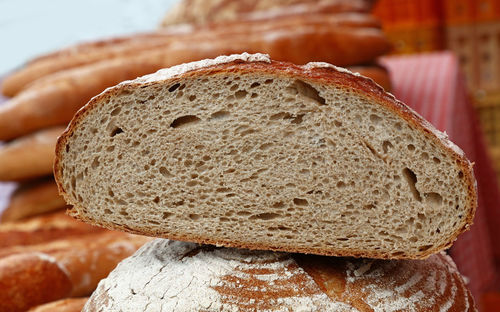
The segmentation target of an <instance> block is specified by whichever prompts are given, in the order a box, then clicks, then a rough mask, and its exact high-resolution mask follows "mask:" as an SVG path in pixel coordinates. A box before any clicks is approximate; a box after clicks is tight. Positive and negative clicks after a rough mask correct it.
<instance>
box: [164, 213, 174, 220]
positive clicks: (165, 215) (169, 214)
mask: <svg viewBox="0 0 500 312" xmlns="http://www.w3.org/2000/svg"><path fill="white" fill-rule="evenodd" d="M173 215H174V214H173V213H171V212H164V213H163V219H167V218H169V217H171V216H173Z"/></svg>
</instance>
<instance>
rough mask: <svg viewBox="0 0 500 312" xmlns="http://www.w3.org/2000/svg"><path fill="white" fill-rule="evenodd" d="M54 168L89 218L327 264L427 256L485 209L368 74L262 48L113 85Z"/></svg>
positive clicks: (427, 135) (73, 127)
mask: <svg viewBox="0 0 500 312" xmlns="http://www.w3.org/2000/svg"><path fill="white" fill-rule="evenodd" d="M54 170H55V178H56V182H57V183H58V185H59V189H60V191H61V194H62V195H63V196H64V198H65V199H66V201H67V202H68V203H69V204H71V205H73V208H72V209H71V210H70V211H69V213H70V214H71V215H72V216H74V217H76V218H78V219H80V220H83V221H86V222H90V223H92V224H98V225H100V226H104V227H107V228H111V229H123V230H126V231H130V232H133V233H140V234H145V235H151V236H158V237H165V238H171V239H176V240H182V241H194V242H199V243H209V244H217V245H222V246H229V247H242V248H254V249H270V250H279V251H289V252H303V253H315V254H322V255H335V256H354V257H372V258H415V259H416V258H426V257H428V256H429V255H431V254H433V253H436V252H438V251H440V250H443V249H445V248H447V247H449V246H450V245H451V244H452V242H453V241H454V240H455V239H456V238H457V236H458V235H459V234H460V233H462V232H463V231H465V230H467V229H468V228H469V226H470V224H471V223H472V219H473V216H474V212H475V208H476V205H477V202H476V201H477V200H476V186H475V179H474V176H473V172H472V165H471V163H470V162H469V161H468V160H467V159H466V158H465V156H464V154H463V152H462V151H461V150H460V149H459V148H458V147H457V146H456V145H454V144H453V143H452V142H450V141H449V140H448V138H447V137H446V136H445V135H444V134H443V133H441V132H439V131H438V130H436V129H435V128H434V127H433V126H432V125H430V124H429V123H428V122H427V121H425V120H424V119H423V118H422V117H420V116H419V115H418V114H416V113H415V112H414V111H413V110H411V109H410V108H409V107H407V106H406V105H404V104H403V103H401V102H399V101H397V100H396V99H395V98H394V97H393V96H392V95H390V94H388V93H385V92H384V91H383V90H382V89H381V87H380V86H378V85H376V84H374V83H373V81H372V80H371V79H367V78H364V77H361V76H359V75H354V74H352V73H350V72H348V71H347V70H345V69H342V68H338V67H335V66H333V65H329V64H326V63H310V64H307V65H304V66H296V65H293V64H290V63H282V62H276V61H271V60H270V59H269V56H266V55H262V54H254V55H250V54H246V53H244V54H241V55H232V56H223V57H219V58H216V59H212V60H205V61H201V62H193V63H189V64H183V65H180V66H175V67H172V68H169V69H166V70H162V71H159V72H157V73H156V74H153V75H148V76H145V77H142V78H139V79H137V80H134V81H129V82H124V83H122V84H120V85H118V86H116V87H114V88H110V89H108V90H106V91H105V92H103V93H102V94H100V95H99V96H97V97H95V98H93V99H92V101H90V102H89V103H88V104H87V105H86V106H85V107H84V108H83V109H82V110H80V111H79V112H78V113H77V114H76V115H75V117H74V119H73V120H72V122H71V123H70V124H69V126H68V128H67V130H66V131H65V133H64V134H63V135H62V136H61V137H60V138H59V140H58V143H57V146H56V161H55V165H54ZM387 216H390V217H389V219H387ZM214 224H217V226H215V227H214Z"/></svg>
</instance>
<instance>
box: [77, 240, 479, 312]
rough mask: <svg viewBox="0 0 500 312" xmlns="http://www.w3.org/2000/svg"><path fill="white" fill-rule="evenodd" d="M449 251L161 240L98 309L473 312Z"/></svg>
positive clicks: (104, 295) (143, 252)
mask: <svg viewBox="0 0 500 312" xmlns="http://www.w3.org/2000/svg"><path fill="white" fill-rule="evenodd" d="M449 261H451V260H449V258H448V257H447V256H446V255H444V254H439V255H434V256H432V257H430V258H429V259H427V260H425V261H420V260H395V261H387V260H372V259H353V258H336V257H319V256H311V255H309V256H307V255H292V254H287V253H279V252H269V251H249V250H244V249H231V248H215V247H212V246H199V245H197V244H193V243H183V242H176V241H169V240H164V239H157V240H155V241H152V242H150V243H148V244H146V245H144V246H143V247H142V248H141V249H140V250H138V251H137V252H136V253H135V254H134V255H133V256H131V257H129V258H127V259H125V260H124V261H122V262H121V263H120V264H119V265H118V266H117V268H116V269H115V270H114V271H113V272H111V273H110V274H109V276H108V277H107V278H106V279H103V280H102V281H101V282H100V283H99V285H98V287H97V289H96V291H95V292H94V293H93V294H92V297H91V298H90V299H89V301H88V302H87V304H86V305H85V308H84V309H83V311H84V312H91V311H92V312H95V311H106V312H112V311H122V312H126V311H165V312H166V311H176V312H181V311H206V312H210V311H242V312H244V311H308V312H312V311H337V312H355V311H360V312H368V311H370V312H371V311H384V312H392V311H408V312H416V311H431V310H432V311H443V312H445V311H448V312H451V311H457V312H458V311H462V312H464V311H476V309H475V307H474V302H473V299H472V296H471V295H470V292H469V291H468V290H467V288H466V287H465V283H464V281H463V280H462V278H461V277H460V274H459V273H458V272H457V271H456V269H455V266H454V264H453V262H449Z"/></svg>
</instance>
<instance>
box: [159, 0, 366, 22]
mask: <svg viewBox="0 0 500 312" xmlns="http://www.w3.org/2000/svg"><path fill="white" fill-rule="evenodd" d="M371 2H372V1H363V0H353V1H352V0H349V1H346V0H326V1H312V0H280V1H265V0H263V1H254V0H251V1H246V0H239V1H234V0H233V1H228V0H222V1H203V0H198V1H197V0H184V1H181V2H179V3H177V4H176V6H175V7H173V8H172V9H171V10H170V11H168V12H167V14H166V15H165V17H164V18H163V20H162V23H161V26H169V25H174V24H206V23H211V22H225V21H233V20H240V19H244V18H249V17H250V18H255V17H256V16H255V15H259V14H260V13H266V12H268V13H271V14H270V17H273V18H280V17H284V16H288V15H294V14H306V13H340V12H369V11H370V9H371V5H372V3H371Z"/></svg>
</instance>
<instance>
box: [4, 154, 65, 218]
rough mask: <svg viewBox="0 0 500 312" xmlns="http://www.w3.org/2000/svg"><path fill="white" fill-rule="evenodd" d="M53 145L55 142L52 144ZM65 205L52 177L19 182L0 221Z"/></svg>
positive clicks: (23, 216)
mask: <svg viewBox="0 0 500 312" xmlns="http://www.w3.org/2000/svg"><path fill="white" fill-rule="evenodd" d="M54 145H55V144H54ZM64 207H66V202H65V201H64V199H63V198H62V196H60V195H59V191H58V190H57V184H56V183H55V181H54V178H53V177H50V178H45V179H40V180H35V181H31V182H28V183H24V184H20V185H18V187H17V188H16V190H15V191H14V192H13V193H12V194H11V195H10V198H9V199H8V203H7V206H6V207H5V209H4V210H3V211H2V213H1V215H0V223H4V222H11V221H18V220H21V219H25V218H29V217H33V216H36V215H40V214H44V213H47V212H52V211H55V210H59V209H63V208H64Z"/></svg>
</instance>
